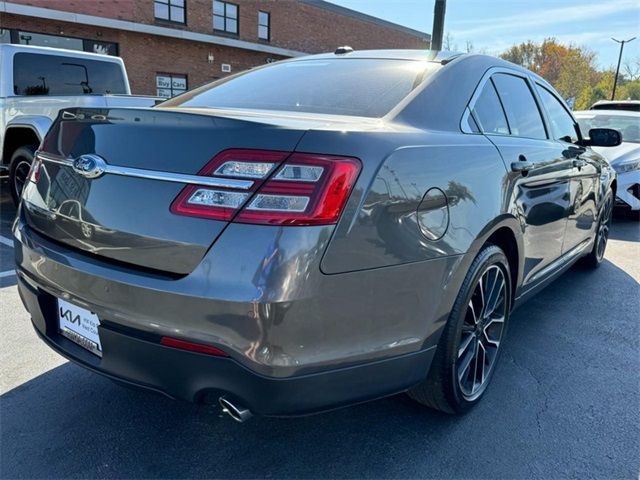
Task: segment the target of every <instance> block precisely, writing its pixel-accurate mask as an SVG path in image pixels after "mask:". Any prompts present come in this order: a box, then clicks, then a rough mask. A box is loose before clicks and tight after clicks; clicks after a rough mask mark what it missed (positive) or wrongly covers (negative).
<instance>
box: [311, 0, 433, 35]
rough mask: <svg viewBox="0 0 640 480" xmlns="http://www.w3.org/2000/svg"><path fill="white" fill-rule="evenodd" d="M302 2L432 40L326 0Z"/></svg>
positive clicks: (416, 32)
mask: <svg viewBox="0 0 640 480" xmlns="http://www.w3.org/2000/svg"><path fill="white" fill-rule="evenodd" d="M300 1H301V2H302V3H306V4H307V5H313V6H314V7H318V8H322V9H324V10H329V11H331V12H334V13H338V14H340V15H344V16H347V17H352V18H356V19H358V20H362V21H365V22H369V23H373V24H375V25H380V26H382V27H387V28H392V29H394V30H397V31H399V32H404V33H408V34H409V35H413V36H414V37H419V38H421V39H426V40H430V39H431V35H430V34H428V33H426V32H422V31H420V30H415V29H413V28H409V27H405V26H404V25H399V24H397V23H393V22H389V21H387V20H383V19H381V18H378V17H374V16H372V15H367V14H366V13H362V12H358V11H357V10H351V9H350V8H347V7H342V6H340V5H336V4H335V3H331V2H327V1H325V0H300Z"/></svg>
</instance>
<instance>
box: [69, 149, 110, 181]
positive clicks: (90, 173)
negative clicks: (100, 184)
mask: <svg viewBox="0 0 640 480" xmlns="http://www.w3.org/2000/svg"><path fill="white" fill-rule="evenodd" d="M106 167H107V162H105V161H104V160H103V159H102V158H100V157H99V156H98V155H81V156H79V157H78V158H76V159H75V160H74V161H73V170H74V171H75V172H76V173H77V174H79V175H82V176H83V177H86V178H98V177H99V176H100V175H102V174H103V173H104V171H105V168H106Z"/></svg>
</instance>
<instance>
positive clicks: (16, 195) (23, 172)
mask: <svg viewBox="0 0 640 480" xmlns="http://www.w3.org/2000/svg"><path fill="white" fill-rule="evenodd" d="M37 149H38V146H37V145H24V146H22V147H20V148H18V149H17V150H16V151H15V152H13V155H12V156H11V160H10V162H9V185H10V190H11V198H12V199H13V203H15V204H16V205H18V202H20V194H21V193H22V188H23V187H24V185H25V182H26V181H27V180H28V179H29V170H30V169H31V162H33V157H34V155H35V152H36V150H37Z"/></svg>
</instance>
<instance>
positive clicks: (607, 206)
mask: <svg viewBox="0 0 640 480" xmlns="http://www.w3.org/2000/svg"><path fill="white" fill-rule="evenodd" d="M612 218H613V192H612V191H611V190H609V191H608V192H607V195H606V196H605V198H604V201H603V202H602V209H601V210H600V219H599V220H598V228H597V229H596V238H595V240H594V242H593V248H592V249H591V251H590V252H589V254H588V255H586V256H584V257H582V258H581V259H580V261H579V265H580V266H581V267H583V268H588V269H595V268H598V267H599V266H600V264H601V263H602V261H603V260H604V254H605V251H606V249H607V243H608V241H609V231H610V229H611V219H612Z"/></svg>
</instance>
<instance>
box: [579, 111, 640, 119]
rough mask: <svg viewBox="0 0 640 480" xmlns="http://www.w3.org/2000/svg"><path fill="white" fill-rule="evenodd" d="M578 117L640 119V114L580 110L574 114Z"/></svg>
mask: <svg viewBox="0 0 640 480" xmlns="http://www.w3.org/2000/svg"><path fill="white" fill-rule="evenodd" d="M573 114H574V115H575V116H576V117H597V116H598V115H603V116H604V115H616V116H618V117H640V112H633V111H630V110H605V109H598V110H578V111H575V112H573Z"/></svg>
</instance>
